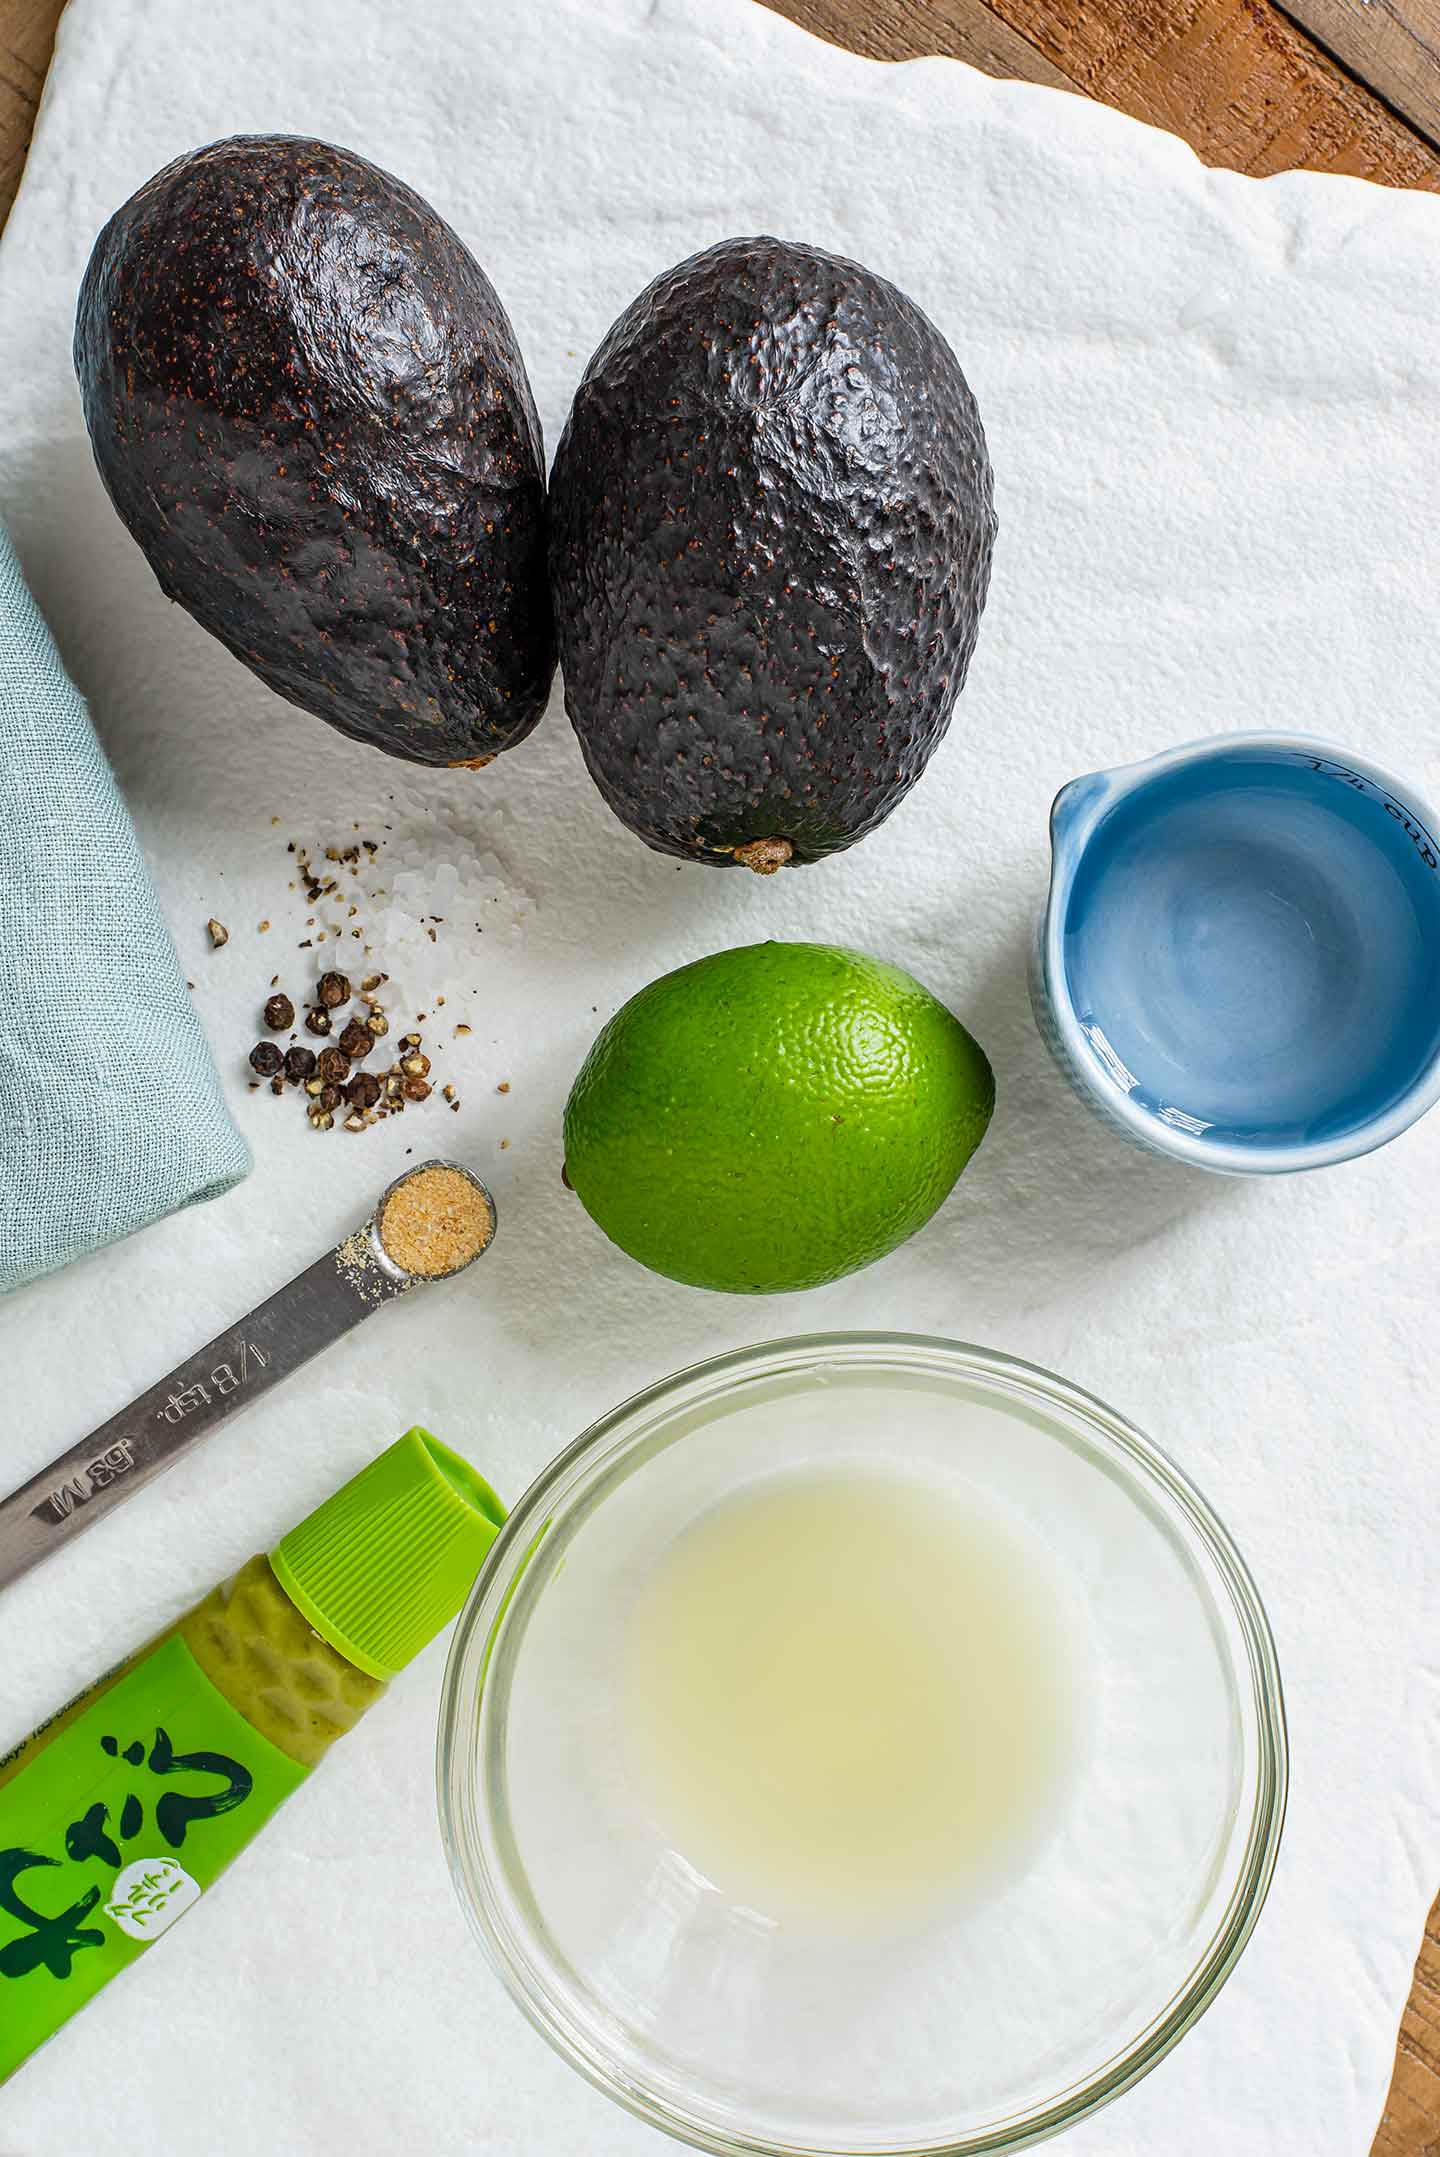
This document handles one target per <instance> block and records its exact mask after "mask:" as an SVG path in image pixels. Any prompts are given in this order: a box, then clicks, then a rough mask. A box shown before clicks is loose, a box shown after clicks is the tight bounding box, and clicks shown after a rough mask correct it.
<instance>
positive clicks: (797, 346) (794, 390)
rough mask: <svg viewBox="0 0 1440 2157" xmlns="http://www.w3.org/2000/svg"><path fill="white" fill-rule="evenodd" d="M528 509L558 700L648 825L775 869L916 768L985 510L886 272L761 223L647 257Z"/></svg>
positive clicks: (983, 484)
mask: <svg viewBox="0 0 1440 2157" xmlns="http://www.w3.org/2000/svg"><path fill="white" fill-rule="evenodd" d="M550 510H551V540H550V545H551V564H552V576H553V581H554V588H555V598H556V610H557V615H558V618H559V624H560V661H561V668H562V671H563V674H564V679H565V702H566V707H567V709H568V711H569V713H570V717H571V720H572V722H573V724H574V727H575V731H576V733H577V735H578V736H579V738H580V745H581V748H582V750H583V751H584V755H585V760H586V762H587V764H588V765H589V767H590V771H591V773H592V775H593V776H594V778H595V781H596V783H597V785H598V786H599V788H600V791H601V792H602V793H603V795H604V796H605V799H606V800H607V801H608V802H609V804H610V806H611V808H612V809H613V810H614V811H615V813H616V815H617V816H618V817H619V818H620V819H621V821H622V822H623V823H625V824H627V825H629V827H630V828H631V830H633V831H635V832H637V833H638V834H639V836H640V837H641V838H642V839H644V840H645V841H646V842H647V844H648V845H650V846H653V847H655V848H657V849H659V850H660V851H661V852H663V853H667V854H678V855H680V856H682V857H683V858H684V859H686V860H690V861H701V862H708V863H712V864H715V865H718V866H734V865H740V866H743V867H746V868H751V869H755V870H758V871H760V872H761V873H769V872H771V871H773V870H775V869H778V868H780V867H782V866H785V865H787V864H789V865H798V864H802V863H806V862H814V861H819V860H820V859H821V858H822V857H824V856H825V855H828V854H834V853H837V852H838V851H839V850H840V849H841V848H842V847H847V846H851V845H853V844H854V842H855V841H856V840H857V839H861V838H863V837H864V836H865V834H866V833H867V832H870V831H873V830H874V829H875V826H876V825H877V824H879V823H880V822H881V821H882V820H883V819H884V818H885V817H887V816H888V815H889V814H890V812H891V810H892V809H893V808H894V807H895V805H896V804H897V802H899V801H900V800H901V799H902V798H903V796H904V795H905V794H906V793H907V792H908V791H909V789H910V788H911V787H912V786H913V785H914V784H915V782H916V780H917V779H918V778H919V777H920V775H921V773H922V772H923V771H924V769H925V765H926V762H927V761H928V759H929V757H930V754H931V752H932V751H933V750H934V748H935V746H936V744H937V743H938V742H939V740H940V739H941V737H942V735H943V734H944V732H945V729H946V727H947V725H948V723H949V719H950V712H951V707H952V705H953V704H954V701H955V698H956V696H957V695H958V693H959V691H960V688H961V685H962V684H963V682H964V680H965V673H966V669H967V667H968V666H969V663H970V655H971V652H972V650H973V649H974V644H975V636H976V632H977V630H978V628H979V624H980V614H981V610H982V608H983V607H984V604H985V594H986V590H987V587H988V584H989V577H990V555H991V549H992V546H993V543H994V534H995V515H994V510H993V507H992V503H991V478H990V462H989V458H988V456H987V454H986V449H985V437H984V433H983V431H982V429H981V425H980V416H979V413H978V412H977V410H976V407H975V400H974V398H973V397H972V395H971V393H970V389H969V386H968V384H967V383H966V380H965V377H964V375H963V374H962V373H961V371H960V367H959V364H958V363H957V361H956V358H955V355H954V353H953V352H952V351H951V349H950V347H949V345H948V344H947V343H946V342H945V339H944V338H943V337H942V336H941V335H940V332H939V331H938V330H937V329H936V328H935V326H934V324H933V323H931V322H930V321H929V320H928V319H927V318H926V316H925V315H923V314H922V313H921V311H920V309H919V308H918V307H917V306H916V305H915V303H914V301H913V300H910V299H907V298H906V296H905V295H904V293H903V292H900V291H898V290H897V289H896V287H895V286H894V285H892V284H889V283H887V282H886V280H885V279H884V278H883V277H877V276H874V275H873V274H872V273H871V272H870V271H869V270H865V269H862V268H861V267H860V266H859V264H858V263H854V262H847V261H845V260H843V259H842V258H841V257H839V256H837V255H830V254H824V253H822V252H821V251H820V249H819V248H815V247H803V246H797V245H793V244H791V243H789V242H787V241H783V240H775V239H749V240H726V241H724V242H723V243H722V244H721V245H720V246H718V247H712V248H710V249H709V250H708V251H707V252H706V253H704V254H699V255H694V256H692V257H691V258H690V259H689V260H688V261H686V262H682V263H680V264H679V266H678V267H677V268H675V269H673V270H669V271H667V272H666V273H665V275H664V276H662V277H658V278H657V279H656V280H655V282H654V283H653V284H652V285H650V286H649V287H648V288H647V289H646V290H645V291H644V292H642V293H641V294H640V297H639V298H638V299H637V300H635V301H634V302H633V303H632V304H631V306H629V307H628V308H627V309H626V310H625V312H624V314H623V315H621V317H620V319H619V321H618V322H616V323H615V325H614V327H613V328H612V329H611V330H610V332H609V334H608V336H607V337H606V338H605V340H604V342H603V343H602V344H601V346H600V348H599V350H598V351H597V352H596V353H595V356H594V358H593V359H592V360H591V361H590V364H589V366H588V367H587V368H586V370H585V374H584V378H583V380H582V381H581V384H580V388H579V390H578V392H577V393H576V397H575V403H574V406H573V409H572V410H571V413H570V417H569V420H568V422H567V424H566V427H565V432H564V434H563V436H562V437H561V441H560V447H559V449H558V451H557V453H556V458H555V466H554V470H553V471H552V473H551V476H550Z"/></svg>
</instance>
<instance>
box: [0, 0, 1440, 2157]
mask: <svg viewBox="0 0 1440 2157" xmlns="http://www.w3.org/2000/svg"><path fill="white" fill-rule="evenodd" d="M765 4H766V5H769V6H772V7H774V8H776V9H777V10H778V12H779V13H780V14H782V15H788V16H789V17H790V18H791V20H792V21H794V22H797V23H801V24H803V25H804V27H805V28H806V29H808V30H813V31H814V32H816V34H817V35H818V36H820V37H826V38H829V39H831V40H832V42H833V43H835V44H837V45H847V46H849V47H850V49H851V50H852V51H854V52H860V53H867V54H869V55H870V56H871V57H872V58H874V59H877V60H907V59H912V58H915V57H916V56H918V55H920V54H923V53H948V54H950V55H952V56H953V57H954V58H956V59H960V60H967V61H969V63H970V64H971V66H972V67H978V68H982V69H983V70H984V72H985V73H986V74H987V75H1002V76H1006V75H1008V76H1018V77H1021V78H1022V79H1023V80H1025V81H1027V82H1042V83H1048V84H1050V85H1051V86H1052V87H1054V88H1056V89H1060V90H1070V91H1078V92H1079V93H1081V94H1082V95H1084V96H1086V97H1094V98H1099V99H1100V100H1101V101H1102V102H1103V103H1104V104H1107V105H1115V106H1118V108H1119V109H1120V111H1122V112H1128V113H1131V114H1133V115H1134V116H1135V117H1136V118H1137V119H1141V120H1149V121H1150V122H1152V123H1153V124H1154V125H1155V126H1157V127H1163V128H1168V129H1169V131H1170V132H1171V133H1172V134H1175V135H1182V136H1183V137H1184V138H1185V140H1186V141H1187V142H1188V143H1190V144H1191V145H1192V146H1193V147H1194V149H1195V150H1196V151H1197V152H1198V153H1199V155H1200V156H1201V157H1202V158H1203V159H1204V160H1205V162H1206V163H1207V164H1210V165H1228V166H1230V167H1232V168H1233V169H1234V170H1235V171H1237V172H1249V173H1254V174H1256V175H1261V174H1264V173H1270V172H1284V171H1287V170H1289V169H1290V168H1291V167H1293V166H1303V167H1305V168H1306V169H1308V170H1311V171H1318V172H1348V173H1355V174H1358V175H1359V176H1360V177H1362V178H1364V179H1367V180H1377V181H1380V182H1383V183H1384V184H1386V185H1387V186H1391V187H1422V188H1428V189H1430V190H1432V191H1434V192H1440V0H1287V5H1286V7H1285V8H1284V9H1282V8H1280V7H1276V6H1274V5H1272V4H1271V0H765ZM60 7H61V0H0V218H3V217H4V215H5V214H6V212H8V210H9V207H10V204H11V202H12V201H13V200H14V196H15V189H16V187H17V186H18V184H19V180H20V174H21V172H22V170H23V168H24V164H25V152H26V150H27V148H28V147H29V142H30V129H31V125H32V123H33V121H34V117H35V107H36V104H37V102H38V100H39V97H40V92H41V89H42V87H43V85H44V80H45V70H46V67H47V66H48V64H49V60H50V49H51V46H52V44H53V42H54V36H55V24H56V21H57V19H58V17H59V14H60ZM1435 1842H1436V1851H1437V1857H1440V1821H1437V1823H1436V1829H1435ZM1417 1919H1418V1912H1417ZM1335 2040H1336V2042H1337V2044H1338V2043H1341V2042H1343V2032H1341V2031H1338V2030H1337V2031H1336V2033H1335ZM1276 2071H1277V2073H1278V2072H1280V2071H1281V2070H1280V2063H1278V2062H1277V2063H1276ZM1215 2129H1216V2133H1215V2146H1216V2150H1217V2153H1229V2152H1230V2151H1232V2150H1233V2151H1234V2153H1235V2157H1260V2153H1259V2152H1257V2151H1252V2150H1249V2149H1246V2148H1244V2146H1243V2145H1242V2144H1240V2143H1237V2142H1235V2141H1234V2140H1233V2139H1232V2136H1231V2134H1230V2132H1229V2131H1228V2123H1227V2122H1226V2121H1224V2120H1217V2121H1216V2123H1215ZM1157 2157H1163V2152H1161V2153H1157ZM1356 2157H1363V2153H1361V2152H1358V2151H1357V2153H1356ZM1370 2157H1440V1898H1437V1900H1436V1903H1435V1906H1434V1908H1433V1909H1432V1910H1431V1912H1430V1916H1429V1919H1428V1922H1427V1923H1426V1926H1425V1930H1424V1938H1423V1941H1422V1944H1421V1946H1420V1953H1419V1960H1418V1962H1417V1963H1416V1967H1415V1982H1414V1986H1413V1989H1412V1991H1411V1994H1410V2000H1409V2004H1408V2006H1407V2007H1406V2010H1405V2015H1404V2019H1403V2021H1402V2023H1401V2026H1400V2035H1399V2042H1398V2044H1397V2047H1396V2053H1395V2075H1394V2080H1393V2082H1392V2084H1391V2087H1390V2095H1389V2098H1388V2099H1387V2101H1386V2106H1385V2112H1384V2116H1383V2118H1382V2119H1381V2122H1380V2126H1379V2129H1378V2132H1377V2133H1376V2136H1375V2142H1374V2146H1373V2149H1372V2151H1371V2153H1370Z"/></svg>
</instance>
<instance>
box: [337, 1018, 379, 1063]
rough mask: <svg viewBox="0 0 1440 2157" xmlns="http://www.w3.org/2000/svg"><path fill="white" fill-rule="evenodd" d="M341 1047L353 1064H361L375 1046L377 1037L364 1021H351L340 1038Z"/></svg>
mask: <svg viewBox="0 0 1440 2157" xmlns="http://www.w3.org/2000/svg"><path fill="white" fill-rule="evenodd" d="M339 1045H340V1047H341V1048H342V1049H343V1050H344V1051H345V1054H346V1055H347V1056H348V1057H349V1058H350V1061H351V1062H352V1063H357V1064H358V1063H359V1062H360V1060H361V1058H362V1057H364V1056H368V1055H369V1054H370V1051H371V1049H373V1048H374V1046H375V1036H374V1034H372V1033H371V1031H370V1029H369V1027H368V1026H367V1025H366V1024H365V1022H364V1020H363V1019H351V1020H349V1022H348V1023H347V1025H346V1027H345V1030H344V1032H343V1033H342V1034H341V1036H340V1043H339Z"/></svg>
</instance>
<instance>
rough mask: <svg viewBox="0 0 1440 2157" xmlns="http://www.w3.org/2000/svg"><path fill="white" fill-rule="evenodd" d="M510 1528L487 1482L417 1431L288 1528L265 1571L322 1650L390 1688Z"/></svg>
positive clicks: (449, 1616)
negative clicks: (327, 1648) (324, 1645)
mask: <svg viewBox="0 0 1440 2157" xmlns="http://www.w3.org/2000/svg"><path fill="white" fill-rule="evenodd" d="M504 1519H505V1508H504V1506H503V1505H502V1504H501V1503H500V1500H499V1499H498V1498H497V1497H496V1495H495V1493H494V1491H493V1490H492V1489H491V1488H490V1485H489V1484H488V1483H487V1482H486V1481H485V1479H484V1477H483V1476H480V1475H477V1474H476V1472H475V1470H474V1469H473V1468H472V1467H471V1466H470V1463H469V1462H468V1461H465V1460H462V1459H461V1458H460V1456H459V1454H458V1453H452V1452H451V1450H450V1448H449V1447H448V1446H446V1445H442V1444H441V1443H440V1440H439V1439H438V1438H432V1437H431V1435H430V1433H429V1432H428V1431H424V1430H420V1429H418V1428H417V1429H415V1430H412V1431H407V1432H406V1433H405V1436H404V1437H403V1438H401V1439H399V1440H397V1442H396V1443H395V1444H394V1445H392V1446H390V1447H388V1448H387V1449H386V1451H385V1452H383V1453H382V1454H380V1456H379V1458H378V1459H376V1460H373V1461H371V1463H370V1465H369V1467H368V1468H362V1469H361V1471H360V1473H359V1474H358V1475H356V1476H352V1477H351V1479H350V1481H349V1482H348V1483H346V1484H345V1485H344V1486H343V1487H342V1488H341V1489H340V1490H337V1491H336V1492H335V1494H334V1496H333V1497H330V1498H327V1499H326V1500H325V1503H324V1504H323V1505H322V1506H317V1507H316V1509H315V1511H314V1512H313V1513H311V1514H309V1515H308V1516H307V1518H306V1519H304V1520H302V1521H301V1523H300V1525H299V1527H298V1528H292V1529H291V1530H290V1533H289V1534H288V1535H287V1536H285V1537H284V1539H283V1540H282V1541H281V1542H280V1543H278V1544H277V1545H276V1547H275V1549H274V1550H273V1551H272V1552H271V1553H270V1564H271V1567H272V1568H273V1570H274V1573H275V1577H276V1579H277V1580H278V1581H279V1583H280V1585H281V1587H282V1588H283V1589H284V1590H285V1593H286V1594H287V1595H288V1596H289V1598H290V1600H291V1602H292V1603H294V1605H295V1607H296V1609H297V1610H299V1611H301V1612H302V1613H303V1615H304V1616H305V1617H306V1618H307V1619H308V1620H309V1622H310V1624H311V1625H312V1626H313V1627H314V1628H315V1631H316V1632H317V1633H318V1634H319V1635H320V1637H321V1639H322V1640H328V1641H329V1643H330V1645H331V1647H332V1648H334V1649H335V1650H336V1652H337V1653H338V1654H340V1655H343V1656H344V1657H345V1659H346V1661H347V1662H350V1663H353V1664H354V1665H355V1666H356V1668H357V1669H359V1670H363V1671H365V1672H367V1673H368V1675H369V1676H370V1677H372V1678H382V1679H386V1680H388V1679H390V1678H393V1677H394V1676H395V1673H396V1672H397V1671H399V1670H403V1669H404V1667H405V1665H406V1664H407V1663H408V1662H410V1661H411V1659H412V1658H413V1657H414V1656H416V1655H418V1654H419V1653H420V1650H421V1649H422V1648H423V1647H424V1646H425V1645H426V1644H427V1642H429V1641H431V1640H433V1639H434V1638H435V1635H436V1634H437V1633H438V1632H440V1631H441V1630H442V1629H443V1628H444V1627H445V1626H447V1625H448V1624H449V1623H450V1620H451V1619H452V1618H453V1617H454V1616H455V1615H456V1613H457V1612H458V1611H459V1609H460V1606H461V1604H462V1603H463V1602H464V1600H465V1598H466V1596H467V1595H468V1594H469V1593H470V1589H471V1586H472V1584H473V1582H474V1579H475V1575H476V1574H477V1573H478V1572H479V1570H480V1567H481V1565H482V1564H483V1562H484V1558H485V1553H486V1552H487V1551H488V1550H489V1548H490V1545H491V1544H492V1543H493V1542H494V1540H495V1538H496V1536H497V1535H498V1534H499V1532H500V1528H501V1525H502V1523H503V1521H504Z"/></svg>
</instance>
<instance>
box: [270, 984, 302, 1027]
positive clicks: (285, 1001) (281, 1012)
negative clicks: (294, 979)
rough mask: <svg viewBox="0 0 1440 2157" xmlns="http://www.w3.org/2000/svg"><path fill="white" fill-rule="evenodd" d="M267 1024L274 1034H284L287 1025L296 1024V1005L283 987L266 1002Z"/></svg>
mask: <svg viewBox="0 0 1440 2157" xmlns="http://www.w3.org/2000/svg"><path fill="white" fill-rule="evenodd" d="M265 1024H266V1025H267V1026H268V1027H269V1029H270V1031H271V1033H272V1034H283V1033H284V1032H285V1029H286V1028H287V1027H289V1026H293V1025H294V1024H295V1006H294V1005H293V1004H292V1003H291V1001H290V999H289V997H288V996H287V995H286V994H285V991H284V990H283V989H282V990H281V991H280V994H279V995H278V996H272V997H271V998H270V1001H269V1002H268V1003H267V1004H266V1006H265Z"/></svg>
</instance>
